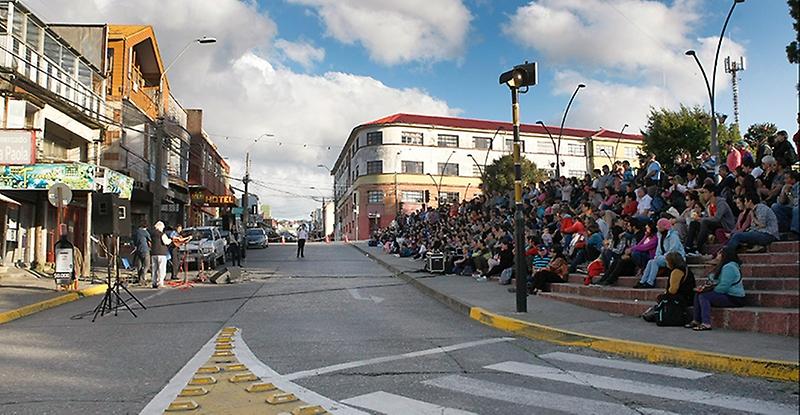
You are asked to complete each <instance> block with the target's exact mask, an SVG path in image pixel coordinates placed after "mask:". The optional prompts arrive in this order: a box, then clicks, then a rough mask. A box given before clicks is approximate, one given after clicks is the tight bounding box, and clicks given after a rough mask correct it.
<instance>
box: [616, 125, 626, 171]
mask: <svg viewBox="0 0 800 415" xmlns="http://www.w3.org/2000/svg"><path fill="white" fill-rule="evenodd" d="M626 128H628V124H625V125H623V126H622V129H621V130H620V131H619V138H617V146H616V147H614V157H616V158H617V160H619V159H620V157H619V142H620V141H622V133H624V132H625V129H626ZM612 164H613V163H612Z"/></svg>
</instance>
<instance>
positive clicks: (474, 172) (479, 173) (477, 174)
mask: <svg viewBox="0 0 800 415" xmlns="http://www.w3.org/2000/svg"><path fill="white" fill-rule="evenodd" d="M482 173H483V167H478V165H474V164H473V165H472V177H481V176H483V174H482Z"/></svg>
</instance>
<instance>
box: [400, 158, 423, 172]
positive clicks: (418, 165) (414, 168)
mask: <svg viewBox="0 0 800 415" xmlns="http://www.w3.org/2000/svg"><path fill="white" fill-rule="evenodd" d="M402 168H403V170H402V171H403V173H407V174H423V173H424V170H423V164H422V162H421V161H403V167H402Z"/></svg>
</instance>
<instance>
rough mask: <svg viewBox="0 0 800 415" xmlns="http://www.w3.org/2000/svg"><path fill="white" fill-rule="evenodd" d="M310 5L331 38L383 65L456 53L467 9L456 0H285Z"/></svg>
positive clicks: (462, 40) (466, 25) (459, 49)
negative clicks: (362, 50) (358, 48)
mask: <svg viewBox="0 0 800 415" xmlns="http://www.w3.org/2000/svg"><path fill="white" fill-rule="evenodd" d="M289 1H290V2H293V3H298V4H302V5H306V6H310V7H313V8H315V9H316V10H317V13H318V15H319V17H320V19H321V20H322V22H323V23H324V24H325V27H326V29H327V32H328V34H329V35H330V36H332V37H334V38H335V39H336V40H338V41H340V42H343V43H346V44H354V43H360V44H361V45H363V47H364V48H366V49H367V51H369V54H370V57H371V59H372V60H374V61H377V62H380V63H382V64H386V65H394V64H398V63H405V62H412V61H421V62H435V61H441V60H451V59H457V58H458V57H460V56H461V54H462V51H463V49H464V44H465V42H466V38H467V32H468V31H469V23H470V21H471V20H472V14H471V13H470V11H469V10H468V9H467V7H466V6H464V4H463V3H462V1H461V0H438V1H434V2H432V1H428V0H404V1H395V0H289Z"/></svg>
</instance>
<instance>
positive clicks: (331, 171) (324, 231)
mask: <svg viewBox="0 0 800 415" xmlns="http://www.w3.org/2000/svg"><path fill="white" fill-rule="evenodd" d="M317 167H318V168H320V169H325V170H327V171H328V174H330V175H331V176H333V170H331V168H330V167H328V166H326V165H324V164H317ZM333 207H334V215H333V216H334V222H335V221H336V212H335V209H336V178H335V177H334V179H333ZM325 222H326V218H325V198H323V200H322V232H323V233H325V235H326V236H327V235H328V230H327V229H326V228H325ZM334 228H335V225H334ZM334 230H335V229H334Z"/></svg>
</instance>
